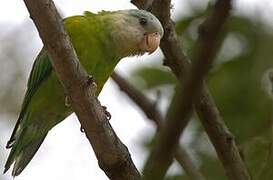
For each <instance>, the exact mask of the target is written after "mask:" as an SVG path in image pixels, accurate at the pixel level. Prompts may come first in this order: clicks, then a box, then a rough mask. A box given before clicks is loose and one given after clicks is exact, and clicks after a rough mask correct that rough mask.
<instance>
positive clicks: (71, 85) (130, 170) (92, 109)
mask: <svg viewBox="0 0 273 180" xmlns="http://www.w3.org/2000/svg"><path fill="white" fill-rule="evenodd" d="M24 2H25V4H26V6H27V8H28V11H29V13H30V16H31V18H32V19H33V21H34V23H35V25H36V27H37V29H38V31H39V35H40V37H41V39H42V41H43V43H44V45H45V47H46V49H47V51H48V53H49V55H50V57H51V59H52V64H53V66H54V69H55V71H56V72H57V75H58V77H59V78H60V80H61V82H62V83H63V85H64V88H65V91H66V92H67V94H68V95H69V98H70V100H71V105H72V107H73V109H74V111H75V112H76V114H77V116H78V118H79V121H80V123H81V125H82V127H83V128H84V129H85V133H86V136H87V138H88V140H89V142H90V144H91V145H92V147H93V150H94V152H95V154H96V157H97V159H98V162H99V166H100V168H101V169H102V170H103V171H104V172H105V174H106V175H107V176H108V177H109V178H110V179H114V180H122V179H124V180H127V179H140V174H139V172H138V171H137V169H136V167H135V165H134V163H133V161H132V159H131V157H130V154H129V152H128V150H127V148H126V146H125V145H124V144H123V143H122V142H121V141H120V140H119V138H118V137H117V135H116V134H115V132H114V130H113V129H112V127H111V125H110V124H109V122H108V120H107V118H106V116H105V114H104V111H103V108H102V107H101V105H100V103H99V101H98V100H97V98H96V96H95V91H96V87H95V85H94V84H92V81H91V80H90V79H89V78H88V74H87V73H86V71H85V70H84V69H83V68H82V66H81V64H80V63H79V61H78V59H77V56H76V53H75V51H74V49H73V47H72V45H71V43H70V41H69V38H68V36H67V33H66V31H65V29H64V26H63V22H62V19H61V17H60V15H59V14H58V12H57V10H56V8H55V5H54V3H53V1H51V0H24Z"/></svg>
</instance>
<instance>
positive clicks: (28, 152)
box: [12, 135, 46, 177]
mask: <svg viewBox="0 0 273 180" xmlns="http://www.w3.org/2000/svg"><path fill="white" fill-rule="evenodd" d="M45 137H46V135H44V136H42V137H40V138H38V139H35V140H34V141H32V142H31V143H30V144H29V145H27V146H26V147H24V149H23V150H22V151H21V152H20V153H19V155H18V156H17V157H16V159H15V163H14V166H13V170H12V176H14V177H15V176H18V175H19V174H20V173H21V172H22V171H23V170H24V169H25V167H26V166H27V165H28V163H29V162H30V161H31V159H32V158H33V156H34V154H35V153H36V152H37V151H38V149H39V147H40V146H41V144H42V142H43V141H44V139H45Z"/></svg>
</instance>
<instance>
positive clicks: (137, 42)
mask: <svg viewBox="0 0 273 180" xmlns="http://www.w3.org/2000/svg"><path fill="white" fill-rule="evenodd" d="M64 25H65V28H66V30H67V32H68V35H69V37H70V40H71V42H72V44H73V46H74V48H75V50H76V53H77V55H78V58H79V60H80V62H81V64H82V65H83V66H84V68H85V69H86V71H87V72H88V73H89V74H90V75H92V76H93V77H94V78H95V80H96V84H97V91H98V94H99V92H100V91H101V89H102V88H103V85H104V84H105V82H106V81H107V79H108V78H109V76H110V75H111V73H112V72H113V70H114V68H115V66H116V65H117V63H118V62H119V61H120V59H121V58H123V57H127V56H135V55H143V54H144V53H146V52H148V53H152V52H154V51H155V50H156V49H157V48H158V46H159V44H160V39H161V38H162V36H163V28H162V25H161V24H160V22H159V20H158V19H157V18H156V17H155V16H154V15H152V14H151V13H149V12H147V11H144V10H136V9H132V10H120V11H114V12H107V11H103V12H100V13H98V14H93V13H91V12H85V13H84V14H83V15H78V16H72V17H68V18H66V19H64ZM65 101H66V95H65V93H64V90H63V87H62V85H61V83H60V81H59V79H58V78H57V75H56V73H55V72H54V69H53V68H52V65H51V62H50V58H49V56H48V54H47V51H46V49H45V48H43V49H42V50H41V51H40V53H39V54H38V56H37V58H36V60H35V62H34V64H33V67H32V70H31V73H30V76H29V79H28V83H27V91H26V94H25V97H24V100H23V104H22V107H21V112H20V114H19V118H18V120H17V123H16V125H15V128H14V130H13V132H12V135H11V138H10V140H9V141H8V142H7V146H6V147H7V148H12V149H11V151H10V154H9V157H8V159H7V162H6V164H5V169H4V173H5V172H6V171H7V170H8V169H9V168H10V166H11V165H12V164H13V163H14V166H13V170H12V175H13V176H17V175H19V174H20V173H21V172H22V171H23V170H24V168H25V167H26V166H27V164H28V163H29V162H30V161H31V159H32V158H33V156H34V154H35V153H36V152H37V150H38V149H39V147H40V145H41V144H42V142H43V140H44V139H45V137H46V135H47V133H48V131H49V130H50V129H51V128H52V127H54V126H55V125H56V124H58V123H59V122H61V121H63V120H64V119H65V118H66V117H67V116H69V115H70V114H71V113H73V111H72V109H71V108H70V107H68V106H66V103H65Z"/></svg>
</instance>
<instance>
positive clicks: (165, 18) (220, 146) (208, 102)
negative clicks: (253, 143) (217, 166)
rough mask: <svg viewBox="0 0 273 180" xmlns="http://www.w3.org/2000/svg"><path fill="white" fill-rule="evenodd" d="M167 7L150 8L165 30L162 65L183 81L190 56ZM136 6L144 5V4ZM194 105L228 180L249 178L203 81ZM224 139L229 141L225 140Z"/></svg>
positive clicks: (165, 0)
mask: <svg viewBox="0 0 273 180" xmlns="http://www.w3.org/2000/svg"><path fill="white" fill-rule="evenodd" d="M144 1H145V0H144ZM143 4H145V3H143ZM136 6H138V4H136ZM170 6H171V5H170V0H157V1H156V2H155V3H154V4H153V6H152V8H151V10H152V12H153V13H154V14H155V15H156V16H157V17H158V18H159V19H160V21H161V23H162V24H163V27H164V30H165V34H164V37H163V39H162V41H161V45H160V47H161V49H162V51H163V53H164V55H165V57H166V60H165V61H164V64H165V65H167V66H169V67H170V68H171V70H172V71H173V73H174V74H175V75H176V76H177V79H178V80H179V81H180V83H181V84H182V82H183V81H184V72H186V71H187V69H189V67H190V66H191V63H190V61H189V58H188V57H187V56H186V55H185V54H184V53H183V50H182V48H181V44H180V42H179V41H178V38H177V35H176V32H175V30H174V24H173V23H172V21H171V19H170ZM138 7H139V8H145V6H138ZM185 70H186V71H185ZM194 104H195V109H196V111H197V113H198V115H199V118H200V120H201V122H202V124H203V126H204V128H205V130H206V132H207V134H208V136H209V137H210V139H211V141H212V143H213V145H214V148H215V149H216V152H217V154H218V157H219V159H220V160H221V162H222V164H223V166H224V168H225V171H226V174H227V176H228V177H229V178H230V179H250V176H249V174H248V172H247V169H246V167H245V165H244V163H243V161H242V159H241V157H240V154H239V151H238V148H237V146H236V144H235V141H234V139H233V138H230V137H233V136H232V135H231V133H230V132H229V130H228V128H227V127H226V125H225V123H224V121H223V120H222V118H221V116H220V114H219V111H218V109H217V107H216V106H215V103H214V100H213V98H212V97H211V96H210V93H209V90H208V88H207V86H206V84H205V83H203V87H202V89H201V92H200V96H199V98H197V99H196V100H195V103H194ZM185 124H187V123H185ZM208 124H210V125H211V126H209V125H208ZM213 124H214V125H213ZM227 139H229V140H228V141H227Z"/></svg>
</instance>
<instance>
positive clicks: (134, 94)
mask: <svg viewBox="0 0 273 180" xmlns="http://www.w3.org/2000/svg"><path fill="white" fill-rule="evenodd" d="M112 79H113V80H114V81H115V82H116V83H117V84H118V86H119V88H120V90H121V91H123V92H125V93H126V94H127V95H128V97H130V98H131V100H132V101H133V102H134V103H136V104H137V105H138V107H139V108H140V109H141V110H142V111H143V112H144V113H145V115H146V116H147V118H148V119H150V120H151V121H153V122H154V123H155V124H156V125H157V129H158V130H159V131H160V128H161V126H162V123H163V122H166V121H165V120H164V119H163V115H162V114H161V113H160V111H159V110H158V109H157V107H156V106H155V105H156V103H154V102H152V101H151V100H150V99H149V98H148V97H147V96H145V95H144V94H143V93H142V92H141V91H139V90H138V89H136V87H134V86H133V85H132V84H130V83H129V82H128V81H126V80H125V79H124V78H123V77H121V76H120V75H119V74H118V73H116V72H114V73H113V74H112ZM175 158H176V160H177V162H178V163H179V164H180V165H181V166H182V168H183V169H184V171H185V173H186V174H187V175H188V176H189V178H190V179H192V180H204V179H205V178H204V177H203V175H202V174H201V173H200V172H199V171H198V168H197V167H196V166H195V164H194V162H193V160H192V159H191V158H190V156H189V154H188V152H187V151H186V149H185V148H184V147H183V146H182V145H180V146H179V147H178V148H177V150H176V153H175Z"/></svg>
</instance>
